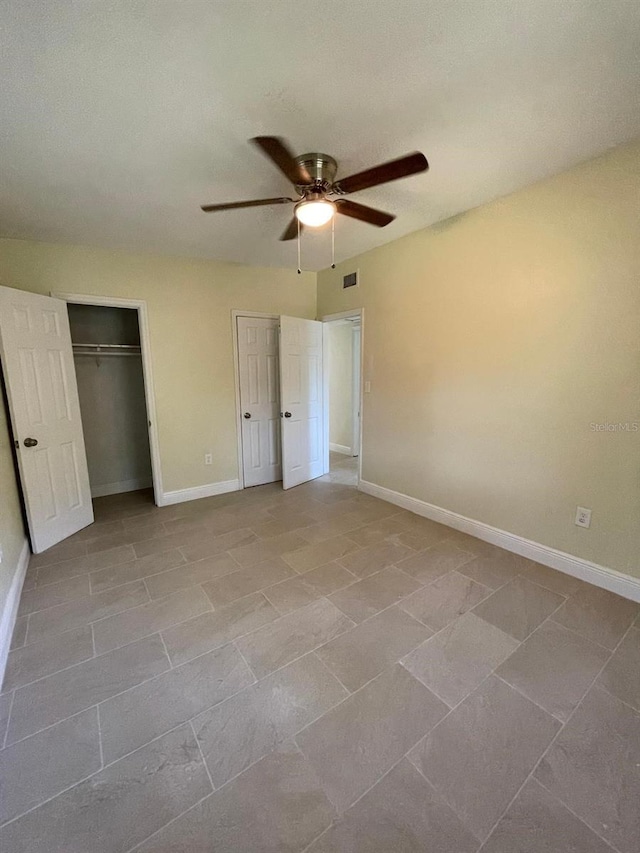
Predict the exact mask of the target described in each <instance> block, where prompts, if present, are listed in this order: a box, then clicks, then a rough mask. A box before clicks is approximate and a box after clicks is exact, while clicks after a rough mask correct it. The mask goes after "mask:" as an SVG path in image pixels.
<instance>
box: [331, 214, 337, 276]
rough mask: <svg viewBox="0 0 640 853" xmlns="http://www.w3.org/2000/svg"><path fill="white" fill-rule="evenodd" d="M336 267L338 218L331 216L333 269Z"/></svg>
mask: <svg viewBox="0 0 640 853" xmlns="http://www.w3.org/2000/svg"><path fill="white" fill-rule="evenodd" d="M335 268H336V218H335V216H333V217H332V218H331V269H332V270H334V269H335Z"/></svg>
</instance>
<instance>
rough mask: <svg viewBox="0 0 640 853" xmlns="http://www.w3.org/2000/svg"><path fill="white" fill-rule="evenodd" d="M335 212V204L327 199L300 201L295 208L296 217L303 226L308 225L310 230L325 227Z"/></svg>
mask: <svg viewBox="0 0 640 853" xmlns="http://www.w3.org/2000/svg"><path fill="white" fill-rule="evenodd" d="M335 212H336V206H335V204H334V203H333V202H332V201H328V199H318V200H312V201H301V202H299V204H297V205H296V207H295V214H296V217H297V218H298V219H299V220H300V222H302V224H303V225H308V226H310V227H311V228H319V227H320V226H321V225H326V224H327V222H329V220H331V219H332V218H333V215H334V214H335Z"/></svg>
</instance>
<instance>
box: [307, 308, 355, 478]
mask: <svg viewBox="0 0 640 853" xmlns="http://www.w3.org/2000/svg"><path fill="white" fill-rule="evenodd" d="M318 319H319V320H320V322H321V323H325V324H327V323H331V322H332V321H334V320H355V319H359V320H360V393H359V397H358V404H359V407H360V440H359V442H358V448H359V449H358V484H359V483H360V480H361V479H362V420H363V418H362V414H363V406H362V402H363V400H362V394H363V388H364V382H363V375H364V308H352V309H351V310H350V311H339V312H338V313H337V314H324V315H323V316H322V317H319V318H318ZM322 331H323V335H322V343H323V346H324V351H325V352H328V347H329V327H328V326H327V325H325V326H324V328H323V330H322ZM322 375H323V383H322V385H323V389H322V390H323V394H324V406H323V421H324V423H323V428H322V432H323V439H324V473H325V474H328V473H329V359H328V358H325V359H323V368H322Z"/></svg>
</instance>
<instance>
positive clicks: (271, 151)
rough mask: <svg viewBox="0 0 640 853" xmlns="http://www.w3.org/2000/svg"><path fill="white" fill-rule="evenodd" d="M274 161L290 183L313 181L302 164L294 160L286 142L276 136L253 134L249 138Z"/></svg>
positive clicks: (297, 183) (309, 182) (308, 182)
mask: <svg viewBox="0 0 640 853" xmlns="http://www.w3.org/2000/svg"><path fill="white" fill-rule="evenodd" d="M250 141H251V142H253V144H254V145H257V146H258V148H260V150H261V151H262V153H263V154H266V156H267V157H268V158H269V159H270V160H271V162H272V163H274V164H275V165H276V166H277V167H278V169H280V171H281V172H282V173H283V175H284V176H285V177H286V178H288V179H289V180H290V181H291V183H292V184H295V185H299V184H311V183H313V181H312V180H311V177H310V175H309V173H308V172H307V170H306V169H305V168H304V166H300V164H299V163H297V162H296V158H295V157H294V156H293V154H292V153H291V151H290V150H289V148H288V147H287V144H286V143H285V141H284V140H283V139H280V138H279V137H278V136H254V137H253V139H251V140H250Z"/></svg>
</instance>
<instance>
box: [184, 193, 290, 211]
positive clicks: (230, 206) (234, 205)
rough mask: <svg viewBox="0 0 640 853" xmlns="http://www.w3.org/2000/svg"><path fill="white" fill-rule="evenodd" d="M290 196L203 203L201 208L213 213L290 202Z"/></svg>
mask: <svg viewBox="0 0 640 853" xmlns="http://www.w3.org/2000/svg"><path fill="white" fill-rule="evenodd" d="M292 202H293V199H292V198H285V197H284V196H282V197H281V198H254V199H252V200H251V201H230V202H227V203H226V204H203V205H202V207H201V209H202V210H204V212H205V213H214V212H215V211H217V210H237V209H238V208H240V207H261V206H262V205H265V204H290V203H292Z"/></svg>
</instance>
